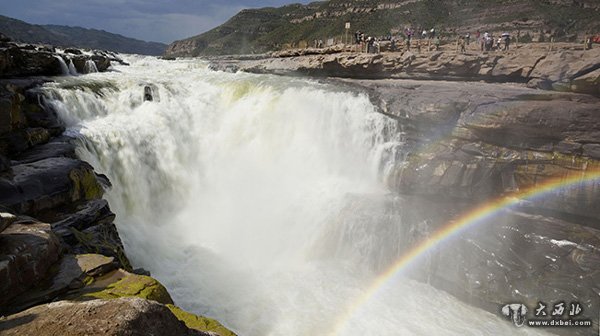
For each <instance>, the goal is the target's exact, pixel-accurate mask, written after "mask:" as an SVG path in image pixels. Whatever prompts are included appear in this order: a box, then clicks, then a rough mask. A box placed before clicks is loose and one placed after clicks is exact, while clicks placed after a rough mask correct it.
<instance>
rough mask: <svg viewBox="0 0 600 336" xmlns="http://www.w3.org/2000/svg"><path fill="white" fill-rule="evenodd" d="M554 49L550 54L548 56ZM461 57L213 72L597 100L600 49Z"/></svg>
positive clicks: (283, 63) (326, 52) (282, 60)
mask: <svg viewBox="0 0 600 336" xmlns="http://www.w3.org/2000/svg"><path fill="white" fill-rule="evenodd" d="M551 48H553V49H552V50H550V49H551ZM477 49H478V46H470V48H469V49H468V50H467V51H466V52H465V53H460V52H457V51H456V48H455V44H448V45H446V46H444V47H442V48H441V49H440V50H433V49H431V50H427V48H426V47H423V48H422V49H420V50H416V49H414V48H413V49H412V50H410V51H406V50H405V51H400V52H384V53H380V54H367V53H357V52H345V50H344V49H343V48H342V47H341V46H339V47H332V48H329V49H295V50H290V51H285V52H278V53H273V54H271V55H270V56H265V57H262V58H259V59H239V58H228V57H219V58H213V59H211V67H212V69H214V70H221V71H244V72H251V73H270V74H279V75H308V76H314V77H340V78H353V79H384V78H390V79H429V80H453V81H486V82H510V83H516V84H526V85H527V86H528V87H531V88H538V89H544V90H555V91H572V92H578V93H587V94H592V95H596V96H600V62H599V61H598V59H599V57H600V48H594V49H591V50H585V51H584V50H583V46H582V45H577V44H568V43H565V44H549V43H547V44H546V43H542V44H525V45H521V46H519V47H518V48H514V49H513V50H511V51H508V52H499V51H498V52H489V53H488V52H480V51H478V50H477Z"/></svg>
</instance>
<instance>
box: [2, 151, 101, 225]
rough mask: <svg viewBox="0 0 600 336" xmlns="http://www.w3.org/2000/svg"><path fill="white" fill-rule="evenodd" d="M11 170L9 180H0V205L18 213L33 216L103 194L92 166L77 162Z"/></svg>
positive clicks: (48, 162)
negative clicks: (11, 173) (11, 174)
mask: <svg viewBox="0 0 600 336" xmlns="http://www.w3.org/2000/svg"><path fill="white" fill-rule="evenodd" d="M12 169H13V176H12V177H11V178H6V177H5V178H0V204H3V205H4V206H6V207H8V208H11V209H13V210H14V211H16V212H19V213H27V214H34V213H36V212H39V211H43V210H48V209H51V208H54V207H57V206H61V205H67V204H71V203H73V202H77V201H83V200H92V199H97V198H100V197H101V196H102V194H103V189H102V187H101V186H100V184H99V183H98V181H97V179H96V175H95V174H94V171H93V169H92V167H91V166H90V165H89V164H87V163H85V162H82V161H79V160H75V159H70V158H49V159H44V160H41V161H36V162H33V163H26V164H18V165H15V166H13V167H12Z"/></svg>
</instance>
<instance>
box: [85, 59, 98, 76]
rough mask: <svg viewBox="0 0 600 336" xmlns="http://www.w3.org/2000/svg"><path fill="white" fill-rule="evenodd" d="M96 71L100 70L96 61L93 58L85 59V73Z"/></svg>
mask: <svg viewBox="0 0 600 336" xmlns="http://www.w3.org/2000/svg"><path fill="white" fill-rule="evenodd" d="M95 72H98V67H96V63H95V62H94V61H92V60H87V61H85V64H84V66H83V73H86V74H89V73H95Z"/></svg>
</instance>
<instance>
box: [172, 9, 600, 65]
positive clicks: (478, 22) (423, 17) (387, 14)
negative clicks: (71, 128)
mask: <svg viewBox="0 0 600 336" xmlns="http://www.w3.org/2000/svg"><path fill="white" fill-rule="evenodd" d="M584 5H585V6H588V7H587V8H583V7H581V6H584ZM345 22H351V24H352V29H351V30H350V32H349V35H350V36H352V34H353V33H354V31H356V30H361V31H364V32H365V33H366V34H369V35H372V36H386V35H388V34H390V33H391V34H395V33H398V32H402V31H403V29H404V28H405V27H408V26H410V27H413V28H416V29H428V30H429V29H430V28H432V27H435V28H436V29H437V30H438V31H439V32H442V33H443V34H455V33H456V32H464V31H470V32H473V33H474V32H475V31H476V30H478V29H480V30H482V31H483V30H489V31H491V32H495V31H500V30H509V31H513V32H515V33H516V32H517V31H519V32H520V33H522V34H523V35H525V34H528V35H530V36H533V35H535V34H538V35H540V34H547V33H548V32H550V33H551V34H553V35H554V36H556V38H557V39H559V40H560V39H573V38H575V36H577V35H583V34H585V33H586V32H588V31H594V32H600V4H599V3H597V2H594V1H592V0H590V1H587V2H586V0H581V1H579V2H570V1H566V0H565V1H563V2H559V1H556V0H554V1H549V0H415V1H408V0H330V1H322V2H314V3H310V4H308V5H299V4H294V5H288V6H284V7H280V8H262V9H251V10H243V11H241V12H240V13H238V14H237V15H235V16H234V17H232V18H231V19H230V20H229V21H227V22H226V23H224V24H223V25H221V26H219V27H217V28H215V29H213V30H211V31H208V32H206V33H204V34H201V35H198V36H194V37H191V38H189V39H186V40H183V41H176V42H174V43H173V44H171V45H170V46H169V47H168V48H167V54H168V55H172V56H177V55H181V56H199V55H222V54H250V53H262V52H266V51H271V50H278V49H282V48H284V47H286V46H289V45H291V44H298V43H299V42H300V41H304V43H308V44H312V41H314V40H319V39H322V40H325V39H327V38H333V37H335V38H338V39H341V38H342V37H343V36H344V23H345Z"/></svg>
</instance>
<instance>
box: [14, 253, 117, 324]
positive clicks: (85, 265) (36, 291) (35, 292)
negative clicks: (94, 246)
mask: <svg viewBox="0 0 600 336" xmlns="http://www.w3.org/2000/svg"><path fill="white" fill-rule="evenodd" d="M116 268H117V263H116V262H115V261H114V258H112V257H106V256H103V255H99V254H81V255H72V254H67V255H64V256H63V257H62V258H61V260H60V261H59V262H58V263H57V265H55V266H54V267H52V269H51V270H50V271H49V272H48V274H47V276H46V278H45V279H44V280H43V281H41V282H40V283H38V284H37V285H36V286H35V287H34V288H32V289H30V290H28V291H27V292H25V293H23V294H22V295H19V296H17V297H16V298H14V299H13V300H11V302H10V303H9V304H8V305H6V307H5V308H4V311H5V312H8V313H14V312H19V311H23V310H25V309H28V308H30V307H33V306H36V305H39V304H43V303H48V302H50V301H52V300H54V299H56V298H57V297H59V296H60V295H62V294H65V293H66V292H67V291H69V290H74V289H77V288H81V287H83V286H84V283H85V282H86V281H90V280H89V279H90V278H91V277H97V276H101V275H104V274H106V273H108V272H110V271H112V270H114V269H116Z"/></svg>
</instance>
